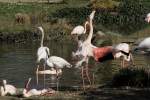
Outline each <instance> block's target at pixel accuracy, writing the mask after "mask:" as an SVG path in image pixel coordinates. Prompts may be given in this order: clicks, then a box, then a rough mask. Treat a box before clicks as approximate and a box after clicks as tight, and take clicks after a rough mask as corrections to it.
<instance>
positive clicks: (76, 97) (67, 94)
mask: <svg viewBox="0 0 150 100" xmlns="http://www.w3.org/2000/svg"><path fill="white" fill-rule="evenodd" d="M149 94H150V89H149V88H146V89H145V88H129V87H123V88H106V87H105V88H97V89H93V90H89V91H86V92H83V91H61V92H58V93H56V94H53V95H49V96H34V97H29V98H22V97H12V96H5V97H0V99H1V100H43V99H44V100H149V99H150V95H149Z"/></svg>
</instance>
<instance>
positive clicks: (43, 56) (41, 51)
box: [37, 26, 50, 86]
mask: <svg viewBox="0 0 150 100" xmlns="http://www.w3.org/2000/svg"><path fill="white" fill-rule="evenodd" d="M38 29H39V30H40V31H41V33H42V37H41V46H40V47H39V48H38V51H37V62H38V63H39V62H40V61H41V60H44V70H45V65H46V60H47V59H48V57H49V55H50V52H49V48H48V47H46V46H43V41H44V30H43V28H42V27H41V26H40V27H38ZM38 67H39V65H38ZM37 84H38V82H37ZM44 86H45V75H44Z"/></svg>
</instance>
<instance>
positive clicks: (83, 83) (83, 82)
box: [81, 66, 85, 91]
mask: <svg viewBox="0 0 150 100" xmlns="http://www.w3.org/2000/svg"><path fill="white" fill-rule="evenodd" d="M81 70H82V72H81V75H82V85H83V90H84V91H85V81H84V66H82V69H81Z"/></svg>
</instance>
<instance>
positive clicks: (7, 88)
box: [0, 80, 17, 96]
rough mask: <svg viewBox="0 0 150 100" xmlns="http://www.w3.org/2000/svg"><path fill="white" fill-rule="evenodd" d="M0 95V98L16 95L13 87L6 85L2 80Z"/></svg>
mask: <svg viewBox="0 0 150 100" xmlns="http://www.w3.org/2000/svg"><path fill="white" fill-rule="evenodd" d="M0 93H1V96H5V95H7V94H9V95H16V94H17V89H16V87H15V86H13V85H11V84H7V81H6V80H3V86H1V87H0Z"/></svg>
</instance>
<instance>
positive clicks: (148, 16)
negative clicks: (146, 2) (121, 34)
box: [145, 13, 150, 23]
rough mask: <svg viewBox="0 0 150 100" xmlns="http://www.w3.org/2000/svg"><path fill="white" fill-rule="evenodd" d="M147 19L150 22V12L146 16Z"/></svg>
mask: <svg viewBox="0 0 150 100" xmlns="http://www.w3.org/2000/svg"><path fill="white" fill-rule="evenodd" d="M145 21H146V22H148V23H149V22H150V13H148V14H147V16H146V18H145Z"/></svg>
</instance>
